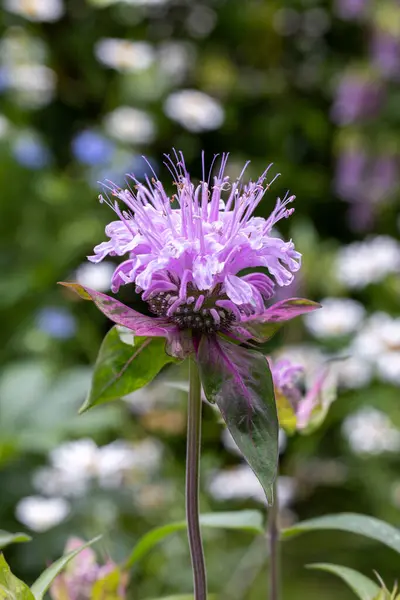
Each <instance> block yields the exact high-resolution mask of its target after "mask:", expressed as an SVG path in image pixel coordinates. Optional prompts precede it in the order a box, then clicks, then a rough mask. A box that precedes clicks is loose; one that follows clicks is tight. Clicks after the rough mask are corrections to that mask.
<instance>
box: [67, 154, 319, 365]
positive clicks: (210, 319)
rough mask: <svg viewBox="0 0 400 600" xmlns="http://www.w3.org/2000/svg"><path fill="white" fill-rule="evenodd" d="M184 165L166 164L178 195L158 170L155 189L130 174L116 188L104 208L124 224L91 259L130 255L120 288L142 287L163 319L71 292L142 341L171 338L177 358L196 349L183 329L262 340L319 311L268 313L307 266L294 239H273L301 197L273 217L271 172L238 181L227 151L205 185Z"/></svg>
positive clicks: (118, 278)
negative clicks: (264, 209) (268, 202)
mask: <svg viewBox="0 0 400 600" xmlns="http://www.w3.org/2000/svg"><path fill="white" fill-rule="evenodd" d="M175 158H176V162H174V161H173V160H172V159H171V158H170V156H167V157H166V159H167V160H166V165H167V167H168V168H169V170H170V172H171V174H172V176H173V179H174V181H173V183H174V185H175V187H176V191H175V193H174V194H173V195H172V196H170V195H168V194H167V192H166V190H165V188H164V186H163V184H162V183H161V181H160V180H159V179H158V178H157V177H156V176H155V173H154V172H153V175H154V177H153V178H152V179H151V180H150V179H149V178H148V177H146V184H143V183H141V182H140V181H138V180H137V179H136V178H135V176H134V175H131V176H130V180H131V182H132V185H130V186H128V188H127V189H121V188H119V187H117V186H115V185H114V184H109V185H108V186H107V194H106V195H101V196H100V201H101V202H106V203H107V204H108V205H109V206H110V207H111V208H112V209H113V210H114V212H115V213H116V214H117V216H118V219H117V220H115V221H112V222H111V223H110V224H109V225H107V227H106V233H107V235H108V237H109V240H108V241H106V242H103V243H101V244H99V245H98V246H96V247H95V249H94V255H93V256H90V257H89V260H91V261H92V262H94V263H98V262H100V261H102V260H103V259H104V258H105V257H106V256H108V255H110V256H124V255H127V258H126V260H124V261H123V262H122V263H121V264H120V265H119V266H118V267H117V268H116V269H115V272H114V274H113V276H112V290H113V292H117V291H118V290H119V288H120V287H121V286H122V285H131V284H134V285H135V286H136V291H137V292H139V293H141V294H142V298H143V300H145V301H147V302H148V304H149V308H150V310H151V312H153V313H154V314H155V315H156V317H154V318H151V317H145V316H143V315H139V313H136V312H135V311H133V310H132V309H130V308H128V307H126V306H124V305H122V304H121V303H119V302H118V301H116V300H114V299H111V298H109V297H108V296H105V295H104V294H99V293H97V292H93V290H89V289H88V288H85V287H83V286H76V285H74V284H69V285H72V286H73V287H75V290H76V291H77V292H78V293H80V294H81V295H82V296H83V297H84V298H86V299H92V300H94V301H95V302H96V304H97V305H98V306H99V308H100V309H101V310H102V311H103V312H104V313H105V314H106V315H107V316H109V317H110V318H111V319H112V320H113V321H114V322H116V323H117V324H119V325H123V326H126V327H128V328H129V329H132V330H133V331H134V333H136V334H137V335H150V336H164V337H167V338H169V340H170V342H172V344H171V343H170V346H169V351H170V353H172V354H173V355H175V356H182V355H184V354H185V353H188V352H190V351H191V346H190V343H186V347H185V340H186V342H187V340H188V337H190V336H187V335H186V334H184V335H183V336H182V332H193V333H194V334H195V335H201V334H215V333H217V332H222V333H225V334H227V335H229V336H230V337H234V338H235V339H240V340H248V339H250V338H253V339H256V341H258V342H261V341H265V339H269V338H270V337H271V335H272V333H274V332H275V330H276V329H278V328H279V325H275V327H273V328H272V329H273V332H271V331H270V329H271V328H270V327H268V326H267V327H263V325H265V324H266V323H275V324H276V323H282V322H283V321H286V320H288V319H291V318H293V317H295V316H297V315H299V314H302V313H304V312H309V311H311V310H315V308H318V307H319V305H318V304H316V303H314V302H310V301H308V300H301V299H289V300H284V301H282V302H279V303H277V304H276V305H275V306H273V307H270V308H268V309H267V308H266V303H267V302H268V300H270V298H271V297H272V296H273V294H274V290H275V288H276V286H287V285H289V284H290V283H292V281H293V277H294V273H295V272H296V271H298V270H299V268H300V265H301V255H300V253H299V252H297V251H296V250H295V248H294V244H293V242H292V241H288V242H285V241H283V240H282V239H280V238H278V237H275V235H274V234H273V232H272V228H273V227H274V225H275V224H276V223H278V222H279V221H280V220H281V219H284V218H288V217H289V216H290V215H291V214H292V213H293V211H294V209H293V208H292V207H290V205H291V203H292V202H293V200H294V199H295V197H294V196H289V195H286V196H285V198H284V199H283V200H281V199H279V198H278V200H277V202H276V205H275V208H274V210H273V211H272V213H271V215H270V216H269V217H268V218H267V219H264V218H262V217H256V216H254V211H255V209H256V208H257V206H258V205H259V203H260V202H261V200H262V198H263V197H264V195H265V193H266V192H267V190H268V189H269V187H270V185H271V183H272V182H268V180H267V175H268V172H269V168H270V167H268V168H267V169H266V170H265V171H264V173H263V174H262V175H261V176H260V177H259V178H258V179H257V180H256V181H254V182H253V181H250V182H248V183H246V184H244V183H243V181H242V179H243V175H244V171H245V168H246V166H247V165H246V166H245V168H244V169H243V170H242V173H241V175H240V177H239V178H238V179H236V180H235V181H233V182H231V180H230V178H229V176H227V175H226V174H225V169H226V165H227V160H228V155H227V154H223V155H222V158H221V163H220V167H219V170H218V172H217V174H216V176H215V177H214V178H213V180H212V181H211V174H210V175H209V177H208V179H207V178H206V175H205V168H204V159H203V177H202V181H201V182H200V183H199V184H198V185H195V184H194V183H193V182H192V180H191V178H190V175H189V173H188V171H187V168H186V166H185V162H184V158H183V155H182V153H179V155H178V154H177V153H176V152H175ZM215 158H216V157H215ZM215 158H214V161H213V165H214V163H215ZM274 179H275V178H274ZM257 269H259V272H250V273H249V272H248V271H249V270H252V271H254V270H257ZM261 270H262V272H261ZM257 324H260V325H261V330H259V329H258V328H257Z"/></svg>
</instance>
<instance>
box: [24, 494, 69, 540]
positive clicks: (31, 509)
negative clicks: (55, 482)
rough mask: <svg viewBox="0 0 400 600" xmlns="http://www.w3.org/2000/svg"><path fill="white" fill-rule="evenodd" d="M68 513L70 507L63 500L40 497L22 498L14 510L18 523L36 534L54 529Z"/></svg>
mask: <svg viewBox="0 0 400 600" xmlns="http://www.w3.org/2000/svg"><path fill="white" fill-rule="evenodd" d="M69 513H70V505H69V503H68V502H67V501H66V500H64V498H43V497H41V496H28V497H26V498H22V500H20V501H19V502H18V504H17V506H16V509H15V514H16V517H17V519H18V521H20V522H21V523H23V524H24V525H26V526H27V527H29V529H32V531H37V532H42V531H47V530H48V529H51V528H52V527H55V526H56V525H58V524H59V523H61V522H62V521H64V519H66V517H67V516H68V515H69Z"/></svg>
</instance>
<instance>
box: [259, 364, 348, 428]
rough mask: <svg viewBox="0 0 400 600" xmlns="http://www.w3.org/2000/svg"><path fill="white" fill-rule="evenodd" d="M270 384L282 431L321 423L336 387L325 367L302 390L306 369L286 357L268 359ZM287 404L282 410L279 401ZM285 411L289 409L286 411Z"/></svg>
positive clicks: (281, 404) (305, 378)
mask: <svg viewBox="0 0 400 600" xmlns="http://www.w3.org/2000/svg"><path fill="white" fill-rule="evenodd" d="M268 362H269V364H270V367H271V372H272V379H273V382H274V388H275V396H276V399H277V406H278V413H279V416H280V419H279V421H280V424H281V426H282V427H283V428H284V429H287V427H286V425H288V429H289V431H290V430H292V431H293V430H296V429H297V430H300V431H301V430H305V429H311V428H313V427H315V426H316V425H317V424H319V423H320V422H321V420H322V419H323V418H324V416H325V415H326V412H327V410H328V408H329V406H330V404H331V403H332V401H333V400H334V398H335V395H336V386H335V384H334V382H333V380H332V378H331V373H330V370H329V366H327V365H325V366H324V367H322V368H320V369H319V370H318V371H316V372H315V374H314V375H313V377H312V380H311V384H310V385H309V387H308V389H307V388H306V380H307V379H308V378H307V377H306V375H307V374H306V368H305V366H304V365H302V364H299V363H295V362H293V361H292V360H290V359H288V358H279V359H278V360H275V361H274V360H272V359H271V358H269V359H268ZM282 401H284V403H288V406H286V407H284V406H283V404H284V403H283V402H282ZM288 409H289V410H288Z"/></svg>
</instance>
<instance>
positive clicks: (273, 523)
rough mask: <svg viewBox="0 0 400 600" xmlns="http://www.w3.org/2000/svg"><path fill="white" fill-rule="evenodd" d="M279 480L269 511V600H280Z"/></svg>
mask: <svg viewBox="0 0 400 600" xmlns="http://www.w3.org/2000/svg"><path fill="white" fill-rule="evenodd" d="M277 480H278V477H277V478H276V480H275V484H274V503H273V505H272V506H271V507H270V509H269V511H268V526H267V540H268V554H269V576H268V577H269V586H268V587H269V595H268V600H279V598H280V560H279V558H280V557H279V551H280V548H279V522H278V520H279V502H278V489H277Z"/></svg>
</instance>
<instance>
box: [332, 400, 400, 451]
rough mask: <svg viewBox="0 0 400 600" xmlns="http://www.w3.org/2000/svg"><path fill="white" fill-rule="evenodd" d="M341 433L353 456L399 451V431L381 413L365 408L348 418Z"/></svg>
mask: <svg viewBox="0 0 400 600" xmlns="http://www.w3.org/2000/svg"><path fill="white" fill-rule="evenodd" d="M342 432H343V435H344V437H345V438H346V439H347V441H348V443H349V445H350V447H351V449H352V450H353V452H354V453H355V454H381V453H382V452H398V451H399V450H400V431H399V430H398V429H396V428H395V427H394V425H393V423H392V422H391V420H390V419H389V417H388V416H387V415H386V414H385V413H384V412H382V411H380V410H377V409H375V408H372V407H365V408H362V409H360V410H359V411H357V412H355V413H353V414H352V415H350V416H348V417H347V418H346V419H345V421H344V423H343V425H342Z"/></svg>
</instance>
